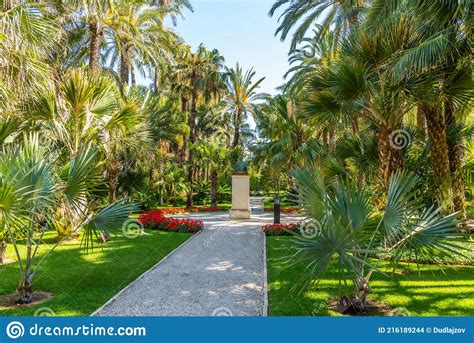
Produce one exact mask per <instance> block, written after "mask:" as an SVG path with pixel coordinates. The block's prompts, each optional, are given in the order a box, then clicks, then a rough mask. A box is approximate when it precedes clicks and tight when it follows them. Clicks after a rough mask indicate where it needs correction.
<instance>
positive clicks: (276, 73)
mask: <svg viewBox="0 0 474 343" xmlns="http://www.w3.org/2000/svg"><path fill="white" fill-rule="evenodd" d="M273 2H274V0H194V1H192V5H193V8H194V13H191V12H187V13H186V18H185V19H184V20H178V25H177V26H176V27H175V28H174V30H175V31H176V32H178V33H179V34H180V35H181V36H182V37H183V39H184V40H185V41H186V43H187V44H190V45H191V46H192V47H193V48H196V47H197V46H198V45H199V44H200V43H204V44H205V45H206V47H207V48H208V49H214V48H216V49H218V50H219V52H220V53H221V55H223V56H224V57H225V59H226V65H228V66H233V65H235V63H236V62H237V61H238V62H239V63H240V64H241V65H242V66H243V68H244V69H249V68H251V67H254V69H255V71H256V72H257V77H259V78H260V77H266V79H265V81H264V82H263V83H262V85H261V87H260V89H259V91H260V92H267V93H271V94H275V93H276V91H275V88H276V87H278V86H280V85H281V84H282V83H283V74H284V73H285V72H286V71H287V69H288V56H287V55H288V50H289V42H281V41H280V39H279V38H278V37H275V36H274V32H275V29H276V28H277V18H275V17H273V18H270V17H268V11H269V9H270V8H271V6H272V4H273Z"/></svg>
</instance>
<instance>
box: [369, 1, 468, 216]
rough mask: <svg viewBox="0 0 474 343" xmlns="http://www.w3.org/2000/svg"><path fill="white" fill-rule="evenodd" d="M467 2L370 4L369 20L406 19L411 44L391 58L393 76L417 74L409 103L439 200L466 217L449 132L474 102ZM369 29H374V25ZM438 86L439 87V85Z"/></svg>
mask: <svg viewBox="0 0 474 343" xmlns="http://www.w3.org/2000/svg"><path fill="white" fill-rule="evenodd" d="M472 6H473V4H472V2H470V1H452V2H445V1H432V2H430V3H429V4H428V5H427V4H426V2H423V1H418V0H415V1H394V2H391V4H389V5H388V4H386V3H384V2H382V1H374V4H373V6H372V7H371V9H370V10H369V13H368V17H369V18H370V21H371V22H373V23H375V24H377V25H384V22H385V21H386V20H387V17H388V18H390V17H393V16H395V17H396V16H398V15H400V14H399V13H404V15H406V16H410V17H411V18H412V19H413V20H412V22H411V24H410V25H411V29H412V31H413V34H412V36H413V37H414V38H415V37H416V38H415V39H413V43H412V45H411V46H409V47H405V49H404V51H402V52H401V53H399V54H397V58H395V59H394V64H393V73H394V74H395V75H399V76H400V77H402V75H407V74H408V75H410V74H416V75H418V77H419V83H418V86H419V87H418V88H419V89H418V91H416V92H415V91H413V90H412V92H411V93H412V94H413V97H412V99H411V101H414V102H417V103H418V104H419V109H420V113H421V114H422V117H424V118H425V119H426V125H427V132H428V137H429V140H430V147H431V160H432V168H433V172H434V177H435V181H436V188H437V193H438V198H439V201H441V202H442V203H443V205H444V207H445V208H446V209H452V208H454V209H455V210H456V211H459V212H461V213H463V212H464V192H465V190H464V181H463V178H462V173H461V161H462V158H460V156H462V154H461V151H462V148H461V141H456V140H449V139H448V134H447V132H448V128H449V127H452V128H453V127H456V126H458V124H457V123H460V122H461V121H462V117H463V113H464V112H465V111H466V107H467V106H469V105H468V104H469V103H470V99H471V98H472V84H471V82H472V80H471V76H470V75H471V62H470V60H469V59H470V57H469V56H470V55H471V47H470V43H469V38H468V37H469V35H470V32H471V31H472V25H473V17H472ZM377 25H373V26H377ZM440 84H442V85H443V86H442V87H439V85H440Z"/></svg>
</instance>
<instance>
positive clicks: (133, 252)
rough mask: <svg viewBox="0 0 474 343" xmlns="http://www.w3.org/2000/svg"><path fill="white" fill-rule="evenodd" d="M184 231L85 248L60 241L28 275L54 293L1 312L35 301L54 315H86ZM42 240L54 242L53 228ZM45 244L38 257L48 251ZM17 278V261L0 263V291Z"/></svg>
mask: <svg viewBox="0 0 474 343" xmlns="http://www.w3.org/2000/svg"><path fill="white" fill-rule="evenodd" d="M189 237H191V235H190V234H174V233H166V232H152V233H151V235H149V236H141V237H137V238H135V239H127V238H123V237H116V238H113V239H112V240H111V241H110V242H108V243H107V244H106V245H105V246H104V247H103V248H100V247H98V246H97V247H96V248H95V249H94V251H90V252H89V253H88V254H86V253H85V252H84V250H83V249H81V248H80V246H79V242H68V243H66V244H64V245H60V246H59V247H58V248H57V249H56V250H55V251H54V252H53V253H52V254H51V255H50V256H48V258H47V259H45V261H44V263H43V265H42V266H41V268H40V269H39V270H38V274H37V276H36V277H35V279H34V281H33V285H34V289H36V290H39V291H45V292H49V293H52V294H53V298H52V299H51V300H49V301H47V302H45V303H43V304H41V305H40V306H30V307H17V308H15V309H12V310H5V311H0V315H32V314H33V313H34V312H35V311H36V310H37V309H38V308H39V307H48V308H50V309H51V310H52V311H53V312H54V314H56V315H89V314H90V313H92V312H93V311H94V310H95V309H97V308H98V307H100V306H101V305H102V304H103V303H105V302H106V301H107V300H109V299H110V298H111V297H112V296H113V295H115V294H116V293H117V292H118V291H119V290H121V289H122V288H124V287H125V286H126V285H128V284H129V283H130V282H132V281H133V280H135V279H136V278H137V277H138V276H140V275H141V274H143V273H144V272H145V271H146V270H148V269H149V268H151V267H152V266H153V265H155V264H156V263H157V262H158V261H159V260H161V259H162V258H163V257H164V256H166V255H168V254H169V253H170V252H171V251H172V250H174V249H175V248H176V247H178V246H179V245H181V244H182V243H184V241H186V240H187V239H188V238H189ZM45 243H46V246H51V245H52V244H54V243H55V237H54V234H53V233H48V236H47V237H46V239H45ZM46 246H45V247H43V248H41V251H40V253H39V258H41V257H42V256H44V254H45V253H46V252H47V249H46ZM11 248H12V247H10V249H11ZM21 249H22V250H23V249H24V247H21ZM8 254H9V255H12V254H13V251H12V250H9V252H8ZM12 257H13V255H12ZM18 280H19V266H18V264H17V263H14V264H11V265H6V266H1V267H0V295H5V294H10V293H13V292H15V289H16V287H17V286H18Z"/></svg>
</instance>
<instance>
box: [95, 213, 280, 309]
mask: <svg viewBox="0 0 474 343" xmlns="http://www.w3.org/2000/svg"><path fill="white" fill-rule="evenodd" d="M188 217H192V218H195V219H200V220H203V221H204V223H205V227H204V230H203V231H202V232H201V233H200V234H198V235H196V236H194V237H192V238H191V239H190V240H188V241H187V242H186V243H185V244H184V245H183V246H182V247H180V248H179V249H177V250H176V251H175V252H174V253H172V254H171V255H169V256H168V258H166V259H165V260H163V261H161V263H159V264H157V265H156V266H155V267H153V268H152V269H151V270H150V271H148V272H147V273H145V274H144V275H142V276H141V277H140V278H139V279H137V280H136V281H135V282H134V283H132V284H131V285H130V286H128V287H127V288H126V289H125V290H123V291H122V292H121V293H119V295H118V296H117V297H115V298H114V299H112V300H111V301H110V302H109V303H107V304H106V305H105V306H104V307H102V308H101V309H99V310H98V311H97V312H96V313H95V315H98V316H212V315H220V316H225V315H228V316H231V315H233V316H262V315H266V271H265V268H266V267H265V256H264V236H263V233H262V232H261V231H260V230H259V227H260V225H262V223H263V222H271V218H272V217H271V214H270V215H265V214H261V215H253V216H252V219H251V220H246V221H231V220H229V216H228V213H213V214H193V215H189V216H188Z"/></svg>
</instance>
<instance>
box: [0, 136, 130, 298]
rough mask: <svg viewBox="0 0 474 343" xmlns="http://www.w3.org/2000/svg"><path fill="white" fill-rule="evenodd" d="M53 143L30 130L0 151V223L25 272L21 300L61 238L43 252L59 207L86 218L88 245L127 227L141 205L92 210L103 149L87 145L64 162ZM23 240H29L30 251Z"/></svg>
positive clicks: (82, 227)
mask: <svg viewBox="0 0 474 343" xmlns="http://www.w3.org/2000/svg"><path fill="white" fill-rule="evenodd" d="M47 145H48V144H40V140H39V136H38V135H30V136H25V138H24V140H23V142H22V143H20V142H16V143H13V144H10V145H4V146H3V150H2V152H1V154H0V229H2V230H1V231H3V232H6V233H7V234H8V236H9V237H10V240H11V242H12V243H13V247H14V250H15V253H16V257H17V260H18V264H19V266H20V273H21V278H20V286H19V287H18V293H19V300H18V302H19V303H23V304H24V303H30V302H31V301H32V296H33V293H32V286H33V278H34V276H35V275H36V272H37V271H38V269H39V267H40V266H41V265H42V262H43V261H44V259H45V258H46V257H47V256H48V255H49V254H50V253H51V252H52V251H53V250H54V249H55V248H56V246H57V245H58V244H60V243H61V240H60V241H59V242H58V243H57V244H56V245H53V246H52V247H50V248H49V250H47V252H46V253H45V254H44V255H43V256H40V255H39V254H38V252H39V248H40V246H41V245H42V244H43V243H44V242H43V235H44V233H45V231H46V230H47V229H48V228H51V227H53V226H54V218H55V217H56V215H57V212H58V211H63V212H62V213H63V214H64V215H67V214H68V213H74V215H75V216H76V217H77V218H79V219H80V221H81V225H80V226H78V227H77V228H76V230H75V231H76V232H77V231H78V230H82V231H83V241H82V243H83V244H84V246H85V247H86V248H87V247H89V246H90V245H91V244H93V242H94V240H97V239H98V238H99V236H100V234H101V232H103V231H105V230H113V229H117V228H121V227H122V224H123V223H124V222H125V221H126V220H127V219H128V217H129V215H130V214H131V213H133V212H137V210H138V208H137V206H136V205H133V204H126V203H125V200H121V201H119V202H115V203H113V204H111V205H109V206H107V207H105V208H103V209H102V210H100V211H98V213H92V211H90V210H89V209H87V208H85V207H84V206H83V204H84V202H85V201H86V199H87V197H90V195H91V193H92V191H93V190H94V188H95V187H96V186H97V175H98V174H97V162H96V157H97V151H96V150H94V149H93V148H90V147H84V148H81V149H80V150H79V152H78V154H77V156H75V157H73V158H71V159H70V160H69V162H68V163H67V164H66V165H65V166H64V167H62V168H58V167H56V166H55V165H54V164H53V163H51V162H50V161H51V155H50V152H49V151H48V150H47V148H45V146H47ZM76 232H71V233H70V234H74V233H76ZM66 238H67V237H65V238H64V239H66ZM20 242H23V243H24V244H25V246H26V252H25V255H24V256H22V254H21V253H20V249H19V244H20Z"/></svg>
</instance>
